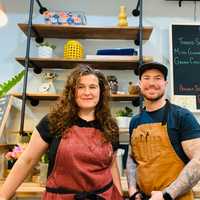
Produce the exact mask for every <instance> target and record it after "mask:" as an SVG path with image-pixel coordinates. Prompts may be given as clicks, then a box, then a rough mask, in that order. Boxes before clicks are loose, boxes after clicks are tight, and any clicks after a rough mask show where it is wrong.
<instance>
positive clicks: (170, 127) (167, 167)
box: [127, 62, 200, 200]
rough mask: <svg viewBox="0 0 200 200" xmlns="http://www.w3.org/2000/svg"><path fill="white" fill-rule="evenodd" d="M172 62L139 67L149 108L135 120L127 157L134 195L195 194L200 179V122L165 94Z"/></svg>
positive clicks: (161, 199)
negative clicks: (172, 102)
mask: <svg viewBox="0 0 200 200" xmlns="http://www.w3.org/2000/svg"><path fill="white" fill-rule="evenodd" d="M167 73H168V70H167V67H166V66H164V65H163V64H160V63H156V62H153V63H147V64H143V65H142V66H141V67H140V69H139V80H140V89H141V94H142V95H143V97H144V106H145V108H144V110H143V111H142V112H141V113H140V114H139V115H137V116H134V117H133V119H132V120H131V123H130V130H129V132H130V146H131V151H130V152H131V153H130V155H129V157H128V160H127V176H128V186H129V195H130V199H131V200H134V199H141V198H143V197H147V198H150V200H172V199H178V200H192V199H193V195H192V192H191V188H192V187H193V186H194V185H195V184H196V183H197V182H198V181H199V180H200V153H199V152H200V125H199V124H198V122H197V121H196V119H195V118H194V116H193V114H192V113H191V112H189V111H188V110H187V109H184V108H181V107H180V106H177V105H174V104H171V103H170V102H169V101H168V100H166V99H165V90H166V86H167V83H168V82H167Z"/></svg>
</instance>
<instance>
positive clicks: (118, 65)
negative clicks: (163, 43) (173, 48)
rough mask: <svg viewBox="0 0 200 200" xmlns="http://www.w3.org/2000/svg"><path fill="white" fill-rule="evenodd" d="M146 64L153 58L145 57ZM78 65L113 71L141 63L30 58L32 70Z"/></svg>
mask: <svg viewBox="0 0 200 200" xmlns="http://www.w3.org/2000/svg"><path fill="white" fill-rule="evenodd" d="M16 60H17V61H18V62H19V63H20V64H21V65H23V66H24V65H25V58H24V57H17V58H16ZM143 60H144V62H151V61H153V58H152V57H151V56H144V58H143ZM78 63H82V64H89V65H90V66H91V67H93V68H96V69H111V70H134V69H136V68H137V66H138V63H139V57H138V56H133V59H132V60H117V59H116V60H113V59H112V60H101V59H99V60H97V59H64V58H60V57H53V58H33V57H32V58H30V66H29V67H30V68H49V69H55V68H57V69H72V68H74V67H75V66H76V65H77V64H78Z"/></svg>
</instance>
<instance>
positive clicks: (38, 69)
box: [30, 61, 42, 74]
mask: <svg viewBox="0 0 200 200" xmlns="http://www.w3.org/2000/svg"><path fill="white" fill-rule="evenodd" d="M30 65H31V67H32V68H33V72H34V73H36V74H40V73H41V72H42V68H41V67H39V66H37V65H36V64H35V63H34V62H33V61H30Z"/></svg>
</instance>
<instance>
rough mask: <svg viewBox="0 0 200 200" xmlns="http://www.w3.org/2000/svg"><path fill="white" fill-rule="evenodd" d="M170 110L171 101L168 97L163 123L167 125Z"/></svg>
mask: <svg viewBox="0 0 200 200" xmlns="http://www.w3.org/2000/svg"><path fill="white" fill-rule="evenodd" d="M169 110H170V102H169V100H168V99H166V104H165V110H164V114H163V120H162V125H165V124H166V123H167V117H168V113H169Z"/></svg>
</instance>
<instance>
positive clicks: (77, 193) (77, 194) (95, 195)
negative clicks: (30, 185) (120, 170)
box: [46, 181, 113, 200]
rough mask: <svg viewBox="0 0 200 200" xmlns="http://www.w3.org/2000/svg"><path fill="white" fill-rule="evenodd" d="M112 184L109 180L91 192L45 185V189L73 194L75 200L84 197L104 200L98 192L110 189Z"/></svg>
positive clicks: (92, 199) (81, 199) (82, 199)
mask: <svg viewBox="0 0 200 200" xmlns="http://www.w3.org/2000/svg"><path fill="white" fill-rule="evenodd" d="M112 185H113V181H110V182H109V183H108V184H107V185H105V186H104V187H102V188H100V189H98V190H94V191H91V192H86V191H77V190H73V189H68V188H63V187H58V188H51V187H46V191H47V192H50V193H56V194H75V195H74V199H75V200H84V199H90V200H105V199H104V198H103V197H101V196H99V195H98V194H101V193H103V192H105V191H107V190H108V189H110V188H111V187H112Z"/></svg>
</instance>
